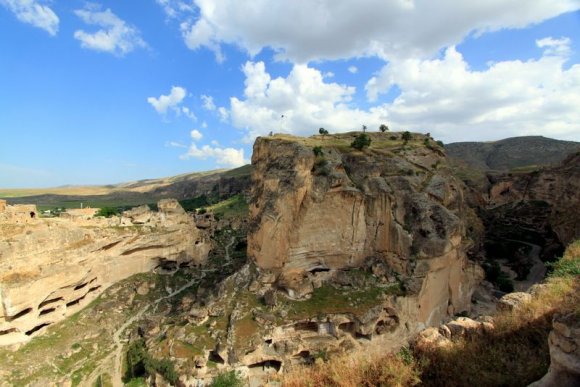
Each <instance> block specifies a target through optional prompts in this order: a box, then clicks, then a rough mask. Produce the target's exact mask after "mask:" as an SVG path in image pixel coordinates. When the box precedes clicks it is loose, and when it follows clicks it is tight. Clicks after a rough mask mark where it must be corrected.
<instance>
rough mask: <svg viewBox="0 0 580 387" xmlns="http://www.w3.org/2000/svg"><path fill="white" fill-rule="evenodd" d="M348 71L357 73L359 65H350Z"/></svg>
mask: <svg viewBox="0 0 580 387" xmlns="http://www.w3.org/2000/svg"><path fill="white" fill-rule="evenodd" d="M348 72H349V73H351V74H356V73H358V67H356V66H349V68H348Z"/></svg>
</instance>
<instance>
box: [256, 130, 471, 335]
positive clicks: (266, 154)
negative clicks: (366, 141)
mask: <svg viewBox="0 0 580 387" xmlns="http://www.w3.org/2000/svg"><path fill="white" fill-rule="evenodd" d="M368 135H369V136H370V138H371V140H372V146H371V148H370V149H366V150H364V151H355V150H354V149H353V148H351V147H350V146H349V145H350V143H351V141H352V140H353V139H354V137H355V136H356V134H353V133H347V134H341V135H333V136H315V137H312V138H308V139H304V138H295V137H290V136H274V137H266V138H258V139H257V140H256V143H255V145H254V153H253V156H252V164H253V166H254V172H253V180H254V191H253V200H252V204H251V207H250V212H251V214H250V232H249V235H248V255H249V257H250V258H251V259H253V260H254V261H255V263H256V265H257V266H258V267H259V268H260V269H261V270H262V271H266V272H271V273H272V274H273V275H274V276H275V278H276V281H277V282H276V283H277V286H278V287H279V288H283V289H284V290H285V291H286V292H287V293H288V295H289V296H290V297H295V298H301V297H305V296H307V295H308V294H309V293H311V292H312V289H313V285H312V283H313V280H314V279H315V277H316V273H317V272H320V271H337V270H344V269H349V268H356V267H362V266H364V265H370V266H372V267H373V270H376V271H382V272H384V274H385V275H386V276H392V277H394V278H398V279H399V280H400V281H401V282H402V283H403V286H404V288H405V289H406V291H407V294H408V296H409V300H413V302H416V308H414V309H415V311H416V315H415V316H412V317H411V316H409V321H413V322H414V323H420V324H424V325H435V324H439V323H440V322H441V321H442V320H443V319H444V318H446V317H447V316H449V315H453V314H454V313H458V312H460V311H464V310H467V309H468V308H469V306H470V298H471V294H472V291H473V288H474V286H475V284H476V283H477V282H478V281H479V280H480V279H481V277H482V273H481V270H480V268H479V267H478V266H476V265H474V264H472V263H470V262H469V261H468V260H467V258H466V254H465V251H466V249H467V248H468V247H469V245H470V241H469V240H468V239H467V238H466V228H467V227H466V224H465V221H464V220H463V219H465V218H467V216H465V214H466V213H467V212H469V211H470V210H469V209H468V208H467V206H466V204H465V202H464V199H463V191H462V183H461V182H460V181H458V180H457V179H456V178H455V177H453V175H452V174H451V173H450V171H449V169H448V168H447V167H446V161H445V155H444V153H443V152H442V150H441V149H440V148H439V147H438V146H437V145H435V143H434V142H433V141H431V140H430V139H429V138H428V137H425V136H422V135H417V134H415V135H414V139H413V140H412V141H411V143H409V144H407V145H406V146H405V145H403V144H402V141H401V137H400V134H393V133H369V134H368ZM314 146H319V147H321V151H322V155H318V156H316V155H315V154H314V152H313V147H314ZM411 309H413V308H411Z"/></svg>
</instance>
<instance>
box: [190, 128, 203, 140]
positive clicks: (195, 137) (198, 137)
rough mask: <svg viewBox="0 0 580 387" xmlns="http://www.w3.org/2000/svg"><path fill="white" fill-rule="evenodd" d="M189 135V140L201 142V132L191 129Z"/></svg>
mask: <svg viewBox="0 0 580 387" xmlns="http://www.w3.org/2000/svg"><path fill="white" fill-rule="evenodd" d="M190 135H191V138H192V139H193V140H194V141H199V140H201V139H202V137H203V134H201V132H200V131H199V130H197V129H193V130H192V131H191V133H190Z"/></svg>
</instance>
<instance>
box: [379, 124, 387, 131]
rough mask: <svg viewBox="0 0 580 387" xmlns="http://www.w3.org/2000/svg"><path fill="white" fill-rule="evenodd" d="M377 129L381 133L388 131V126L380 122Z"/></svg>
mask: <svg viewBox="0 0 580 387" xmlns="http://www.w3.org/2000/svg"><path fill="white" fill-rule="evenodd" d="M379 130H380V131H381V132H383V133H385V132H388V131H389V127H388V126H387V125H385V124H381V126H379Z"/></svg>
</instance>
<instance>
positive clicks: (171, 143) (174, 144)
mask: <svg viewBox="0 0 580 387" xmlns="http://www.w3.org/2000/svg"><path fill="white" fill-rule="evenodd" d="M165 146H167V147H171V148H187V145H185V144H182V143H180V142H178V141H168V142H166V143H165Z"/></svg>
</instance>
